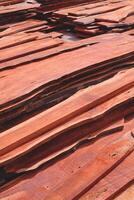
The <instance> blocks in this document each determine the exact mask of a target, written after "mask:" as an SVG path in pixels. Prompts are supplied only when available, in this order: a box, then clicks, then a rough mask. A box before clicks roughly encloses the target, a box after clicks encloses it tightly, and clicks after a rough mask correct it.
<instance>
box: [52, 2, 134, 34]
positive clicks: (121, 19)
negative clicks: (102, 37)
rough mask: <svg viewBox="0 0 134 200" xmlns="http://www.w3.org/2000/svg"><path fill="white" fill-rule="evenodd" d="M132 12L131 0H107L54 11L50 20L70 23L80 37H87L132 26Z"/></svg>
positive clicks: (133, 23) (127, 28)
mask: <svg viewBox="0 0 134 200" xmlns="http://www.w3.org/2000/svg"><path fill="white" fill-rule="evenodd" d="M133 14H134V2H133V1H131V0H127V1H112V0H111V1H110V0H108V1H103V2H97V3H92V4H83V5H78V6H75V7H72V8H65V9H61V10H58V11H55V12H53V13H52V15H51V17H50V21H52V22H53V23H62V24H63V25H70V26H71V27H72V28H73V30H74V31H75V33H77V35H79V36H80V37H89V36H95V35H99V34H104V33H107V32H118V33H121V32H124V31H127V30H130V29H132V28H134V15H133ZM132 33H133V34H134V32H132Z"/></svg>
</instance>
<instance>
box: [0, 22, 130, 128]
mask: <svg viewBox="0 0 134 200" xmlns="http://www.w3.org/2000/svg"><path fill="white" fill-rule="evenodd" d="M30 25H31V23H30ZM40 34H41V33H40ZM40 34H39V33H38V34H37V33H36V32H35V33H34V32H33V33H32V34H27V35H26V36H25V34H24V33H23V34H22V33H21V34H18V35H15V38H16V36H17V37H18V38H20V39H19V40H20V43H23V44H17V45H16V39H15V40H14V36H7V37H3V38H1V39H0V40H1V41H0V42H2V41H3V40H8V38H11V39H10V40H9V44H8V43H5V42H4V43H3V42H2V44H3V45H11V47H8V48H7V47H5V46H4V47H2V49H1V50H0V54H1V59H0V71H1V72H0V77H1V84H0V91H1V99H0V125H1V130H2V129H3V128H7V125H8V123H7V122H9V121H10V122H11V126H12V125H14V124H15V123H17V121H18V120H19V122H20V121H23V120H26V119H27V118H30V117H31V116H33V115H35V114H37V113H38V112H41V110H40V109H42V110H45V109H47V108H49V107H51V106H54V105H56V104H57V103H60V102H61V101H63V100H65V99H66V98H68V97H70V96H71V95H72V94H74V93H75V92H77V91H79V90H80V89H82V88H86V87H88V86H91V85H95V84H98V83H100V82H102V81H104V80H106V79H109V78H110V77H112V76H114V75H115V74H116V73H118V72H120V71H121V70H125V69H129V68H133V66H134V54H133V45H132V44H133V43H134V38H133V37H132V36H129V35H126V34H122V35H121V34H111V35H103V36H97V37H94V38H93V39H90V38H89V39H84V40H82V42H81V41H75V42H63V40H61V39H59V38H55V37H56V36H57V34H56V33H55V34H54V33H53V38H52V33H51V34H50V33H48V34H47V38H44V37H45V36H46V34H41V35H40ZM42 35H43V38H42ZM48 35H49V36H50V35H51V36H50V38H49V36H48ZM54 35H55V37H54ZM28 37H29V40H32V41H29V40H28V41H27V39H28ZM19 40H17V41H19ZM24 40H26V41H25V43H24ZM13 45H14V46H13ZM15 45H16V46H15ZM18 83H19V84H18ZM9 85H10V87H9Z"/></svg>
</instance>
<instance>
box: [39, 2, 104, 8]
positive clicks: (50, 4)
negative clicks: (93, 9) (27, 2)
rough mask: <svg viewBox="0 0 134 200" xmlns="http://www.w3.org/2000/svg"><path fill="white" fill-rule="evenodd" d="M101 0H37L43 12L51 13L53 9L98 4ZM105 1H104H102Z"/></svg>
mask: <svg viewBox="0 0 134 200" xmlns="http://www.w3.org/2000/svg"><path fill="white" fill-rule="evenodd" d="M100 1H103V0H60V1H58V0H37V2H39V3H40V4H41V5H42V8H43V10H45V11H52V10H55V9H60V8H65V7H68V6H69V7H70V6H74V5H78V4H83V3H87V2H88V3H94V2H100ZM104 1H105V0H104Z"/></svg>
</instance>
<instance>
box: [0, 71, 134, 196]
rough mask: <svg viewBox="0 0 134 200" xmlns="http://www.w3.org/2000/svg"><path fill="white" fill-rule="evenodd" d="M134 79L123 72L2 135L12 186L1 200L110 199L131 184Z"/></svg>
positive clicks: (0, 162) (2, 157)
mask: <svg viewBox="0 0 134 200" xmlns="http://www.w3.org/2000/svg"><path fill="white" fill-rule="evenodd" d="M133 75H134V69H128V70H124V71H122V72H120V73H118V74H117V75H115V76H114V77H113V78H111V79H109V80H107V81H104V82H103V83H100V84H98V85H96V86H92V87H88V88H86V89H83V90H81V91H79V92H78V93H76V94H75V95H73V96H72V97H70V98H69V99H67V100H66V101H64V102H62V103H60V104H58V105H56V106H54V107H53V108H50V109H49V110H48V111H44V112H42V113H41V114H39V115H37V116H36V117H34V118H32V119H30V120H28V121H26V122H23V123H21V124H20V125H18V126H16V127H13V128H12V129H9V130H8V131H5V132H3V133H1V135H0V140H1V144H0V166H1V184H3V183H6V182H9V181H11V183H12V184H11V183H10V188H6V187H2V188H1V194H0V198H1V199H3V200H4V199H5V200H6V199H8V198H9V199H11V200H12V199H14V198H15V199H26V200H27V199H29V198H32V199H33V200H34V199H39V200H40V199H49V200H51V199H52V200H53V199H63V200H64V199H80V198H82V199H86V198H88V197H91V199H98V200H100V199H99V198H100V197H103V198H102V199H103V200H104V199H105V200H106V199H108V198H111V197H112V199H113V198H114V197H115V196H116V195H118V194H119V193H120V192H121V191H122V190H124V189H126V188H127V187H128V186H130V184H131V183H133V180H134V169H133V164H134V160H133V156H134V155H133V152H134V79H133ZM122 80H123V81H122ZM81 147H83V148H81ZM71 152H73V154H70V153H71ZM24 161H25V162H24ZM14 179H16V180H14ZM14 181H15V182H14ZM16 181H17V182H16ZM18 181H19V182H18ZM15 183H16V184H15ZM14 184H15V185H14ZM111 186H112V189H111ZM5 189H6V190H5ZM101 189H102V190H101ZM4 190H5V191H4ZM94 191H95V192H94ZM102 195H103V196H102Z"/></svg>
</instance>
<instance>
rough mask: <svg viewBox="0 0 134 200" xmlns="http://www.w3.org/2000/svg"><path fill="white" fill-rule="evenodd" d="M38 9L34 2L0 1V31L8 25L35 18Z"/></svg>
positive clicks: (22, 0) (30, 0)
mask: <svg viewBox="0 0 134 200" xmlns="http://www.w3.org/2000/svg"><path fill="white" fill-rule="evenodd" d="M39 7H40V4H39V3H37V2H36V1H35V0H29V1H28V0H27V1H26V0H0V30H1V29H5V28H6V27H8V24H11V23H15V22H18V21H21V20H24V19H27V18H30V17H32V16H35V15H36V11H35V10H36V9H37V8H39ZM2 25H3V26H2ZM4 25H5V26H4Z"/></svg>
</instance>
